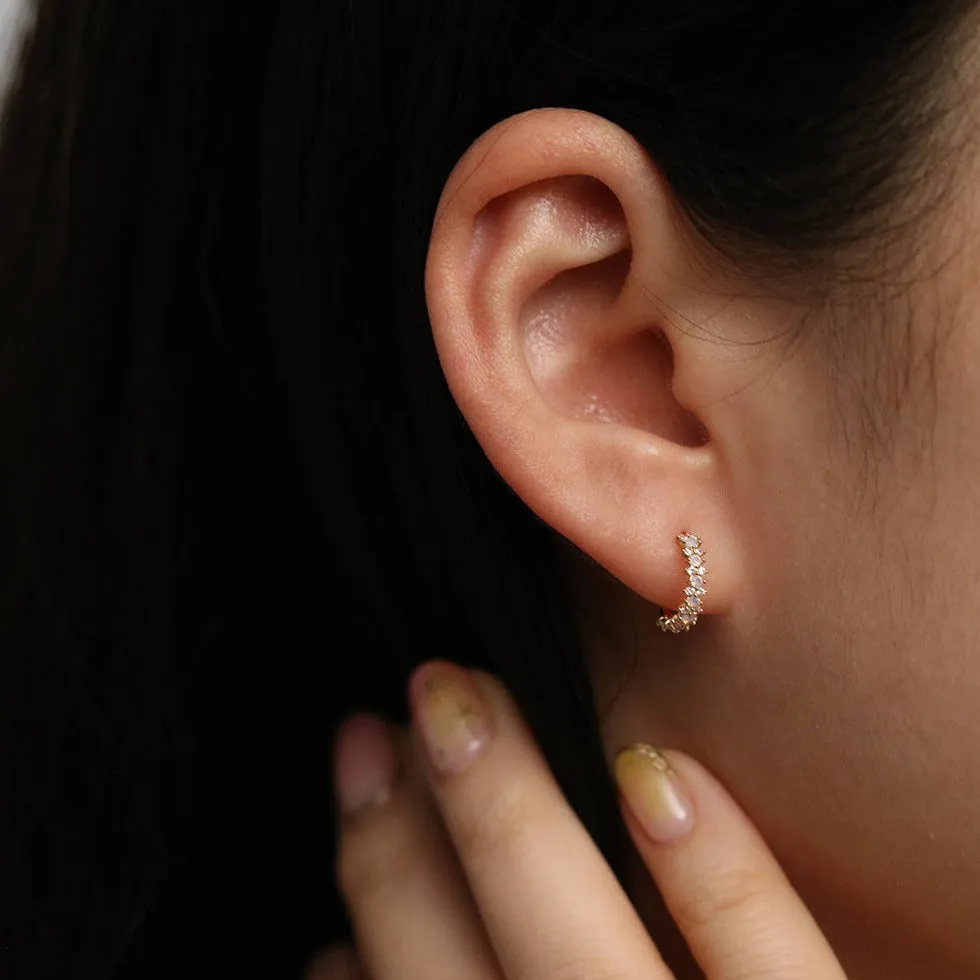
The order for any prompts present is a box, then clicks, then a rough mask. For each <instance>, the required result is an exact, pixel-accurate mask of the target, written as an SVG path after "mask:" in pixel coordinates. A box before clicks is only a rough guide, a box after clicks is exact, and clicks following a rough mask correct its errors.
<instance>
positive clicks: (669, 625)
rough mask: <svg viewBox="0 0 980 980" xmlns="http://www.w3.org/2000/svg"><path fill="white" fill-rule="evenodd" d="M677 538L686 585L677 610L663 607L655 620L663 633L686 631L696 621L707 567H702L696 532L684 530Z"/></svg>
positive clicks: (702, 561) (701, 551)
mask: <svg viewBox="0 0 980 980" xmlns="http://www.w3.org/2000/svg"><path fill="white" fill-rule="evenodd" d="M677 540H678V542H679V543H680V546H681V550H682V551H683V552H684V556H685V558H686V559H687V578H688V586H687V588H686V589H684V600H683V601H682V602H681V604H680V606H678V607H677V612H673V613H672V612H670V610H668V609H664V610H663V615H662V616H661V617H660V618H659V619H658V620H657V625H658V626H659V627H660V628H661V629H662V630H663V631H664V632H665V633H686V632H687V631H688V630H689V629H690V628H691V627H692V626H693V625H694V624H695V623H696V622H697V621H698V613H699V612H700V611H701V600H702V598H703V597H704V591H705V590H704V580H705V576H706V575H707V569H706V568H705V567H704V550H703V549H702V547H701V539H700V538H699V537H698V536H697V535H696V534H691V533H690V532H684V533H683V534H678V535H677Z"/></svg>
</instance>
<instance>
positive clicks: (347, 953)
mask: <svg viewBox="0 0 980 980" xmlns="http://www.w3.org/2000/svg"><path fill="white" fill-rule="evenodd" d="M303 977H304V980H365V977H364V971H363V970H362V969H361V964H360V962H359V961H358V958H357V954H356V953H355V952H354V950H353V948H352V947H350V946H331V947H329V948H328V949H325V950H324V951H323V952H321V953H318V954H317V955H316V956H315V957H314V958H313V960H311V961H310V965H309V966H308V967H307V968H306V972H305V973H304V974H303Z"/></svg>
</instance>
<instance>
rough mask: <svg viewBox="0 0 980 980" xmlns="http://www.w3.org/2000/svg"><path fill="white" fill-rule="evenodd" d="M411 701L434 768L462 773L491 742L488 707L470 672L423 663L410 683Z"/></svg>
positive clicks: (449, 772)
mask: <svg viewBox="0 0 980 980" xmlns="http://www.w3.org/2000/svg"><path fill="white" fill-rule="evenodd" d="M409 700H410V701H411V704H412V713H413V715H414V717H415V721H416V725H417V727H418V730H419V734H420V735H421V736H422V744H423V745H424V746H425V751H426V753H427V755H428V757H429V761H430V762H431V763H432V766H433V768H434V769H435V770H436V771H437V772H440V773H443V774H444V775H455V774H456V773H460V772H462V771H463V770H464V769H465V768H466V767H467V766H469V765H470V763H471V762H472V761H473V760H474V759H475V758H476V757H477V756H478V755H479V754H480V753H481V752H482V751H483V749H484V748H485V747H486V746H487V744H488V743H489V741H490V715H489V711H488V709H487V705H486V703H485V701H484V699H483V695H481V694H480V692H479V690H478V689H477V687H476V684H475V683H474V682H473V678H472V677H471V676H470V674H469V672H468V671H466V670H464V669H463V668H462V667H457V666H456V665H455V664H450V663H446V662H445V661H431V662H430V663H427V664H423V666H421V667H420V668H419V669H418V670H416V671H415V673H414V674H413V676H412V679H411V681H410V682H409Z"/></svg>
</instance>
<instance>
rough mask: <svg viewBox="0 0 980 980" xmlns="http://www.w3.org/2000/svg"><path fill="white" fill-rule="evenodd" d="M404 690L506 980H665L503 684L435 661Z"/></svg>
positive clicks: (663, 970)
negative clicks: (572, 979)
mask: <svg viewBox="0 0 980 980" xmlns="http://www.w3.org/2000/svg"><path fill="white" fill-rule="evenodd" d="M409 692H410V700H411V702H412V709H413V717H414V721H415V730H416V731H417V732H418V733H419V734H420V735H421V736H422V742H423V744H424V746H425V749H426V755H427V758H428V760H429V770H430V771H429V778H430V785H431V788H432V792H433V795H434V797H435V799H436V802H437V805H438V806H439V809H440V812H441V814H442V818H443V820H444V822H445V825H446V828H447V830H448V832H449V835H450V837H451V839H452V841H453V844H454V846H455V848H456V851H457V853H458V855H459V858H460V863H461V865H462V867H463V870H464V873H465V875H466V878H467V881H468V883H469V886H470V890H471V892H472V894H473V896H474V898H475V899H476V902H477V906H478V908H479V911H480V915H481V917H482V919H483V922H484V925H485V927H486V930H487V934H488V935H489V937H490V940H491V943H492V945H493V947H494V950H495V952H496V955H497V958H498V961H499V962H500V965H501V966H502V968H503V970H504V974H505V975H506V976H509V977H536V978H537V977H541V978H544V977H557V976H593V977H624V978H625V977H630V978H636V980H639V978H643V980H669V978H670V977H671V972H670V971H669V970H668V968H667V966H666V965H665V964H664V962H663V959H662V958H661V957H660V954H659V953H658V952H657V950H656V948H655V947H654V945H653V943H652V941H651V940H650V937H649V935H648V933H647V931H646V929H645V927H644V926H643V924H642V922H641V921H640V919H639V917H638V916H637V914H636V911H635V910H634V908H633V906H632V905H631V904H630V902H629V899H628V898H627V896H626V894H625V893H624V892H623V890H622V888H621V887H620V885H619V882H618V881H617V880H616V877H615V875H614V874H613V873H612V870H611V869H610V868H609V865H608V864H607V863H606V861H605V860H604V858H603V857H602V855H601V854H600V852H599V850H598V848H597V847H596V846H595V843H594V842H593V841H592V839H591V838H590V837H589V835H588V833H587V832H586V830H585V828H584V827H583V826H582V824H581V822H580V821H579V820H578V818H577V816H576V815H575V813H574V811H573V810H572V809H571V807H570V805H569V804H568V802H567V800H566V799H565V796H564V794H563V793H562V792H561V789H560V788H559V786H558V785H557V783H556V782H555V779H554V777H553V776H552V774H551V772H550V770H549V769H548V766H547V764H546V763H545V761H544V759H543V757H542V755H541V753H540V751H539V749H538V748H537V746H536V745H535V743H534V740H533V738H532V737H531V735H530V732H529V731H528V730H527V727H526V726H525V725H524V723H523V721H522V719H521V718H520V715H519V713H518V712H517V709H516V707H515V706H514V704H513V702H512V700H511V699H510V697H509V695H507V693H506V691H504V689H503V687H502V685H500V683H499V682H498V681H497V680H496V679H495V678H492V677H491V676H490V675H487V674H482V673H477V672H472V673H470V672H467V671H464V670H462V669H461V668H459V667H456V666H454V665H452V664H448V663H445V662H442V661H430V662H429V663H427V664H424V665H423V666H422V667H420V668H419V669H418V670H417V671H416V672H415V674H414V675H413V677H412V680H411V682H410V685H409Z"/></svg>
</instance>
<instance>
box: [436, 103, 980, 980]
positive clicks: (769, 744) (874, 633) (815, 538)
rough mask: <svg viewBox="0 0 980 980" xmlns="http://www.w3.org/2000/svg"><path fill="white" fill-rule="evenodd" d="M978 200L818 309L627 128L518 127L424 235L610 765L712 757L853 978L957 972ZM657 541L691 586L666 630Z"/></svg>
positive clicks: (675, 583) (978, 317)
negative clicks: (583, 612) (704, 236)
mask: <svg viewBox="0 0 980 980" xmlns="http://www.w3.org/2000/svg"><path fill="white" fill-rule="evenodd" d="M975 185H976V181H975V180H970V179H969V177H968V176H967V175H964V177H963V179H962V180H961V181H959V182H958V184H957V188H956V189H955V191H954V192H953V193H952V194H951V195H950V201H951V202H952V204H953V205H954V208H953V211H952V212H951V214H950V215H949V216H946V217H944V218H943V220H933V221H929V222H923V224H922V227H921V233H922V237H921V239H920V240H919V241H918V242H917V243H916V244H917V249H916V252H915V257H916V261H917V263H918V264H917V265H913V264H908V265H907V266H906V267H905V270H904V272H903V275H902V277H901V278H900V279H899V281H897V282H892V283H889V284H882V283H880V282H878V283H876V284H875V285H867V286H857V285H852V286H850V287H848V288H847V289H846V291H845V292H839V293H832V294H830V293H828V294H823V296H822V298H821V300H819V301H814V300H813V298H812V295H813V294H811V293H809V292H808V291H806V290H805V289H802V288H801V289H800V290H799V291H798V292H796V293H794V292H793V290H787V289H786V284H785V282H782V283H780V284H779V286H778V288H777V287H775V286H773V288H769V287H768V286H767V284H766V283H765V281H761V280H759V279H757V278H746V277H741V276H740V275H739V272H738V270H737V269H733V268H732V266H731V264H730V263H728V262H727V261H726V260H723V259H721V258H720V257H719V256H717V255H715V254H714V253H712V252H711V251H710V250H708V249H706V248H702V247H700V246H699V245H698V244H697V243H696V242H694V241H693V239H692V237H691V235H690V233H689V230H688V229H687V228H686V227H685V224H684V222H683V220H682V219H680V218H679V215H678V210H677V208H676V205H675V202H673V201H672V199H671V196H670V192H669V189H668V188H667V187H666V186H665V184H664V182H663V180H662V178H661V176H660V175H659V174H658V173H657V171H656V168H655V166H654V165H653V164H652V163H651V162H650V160H649V158H648V157H647V156H646V155H645V154H644V153H642V151H640V150H639V148H638V147H636V146H635V144H633V143H632V141H631V139H630V138H629V136H628V135H627V134H626V133H624V132H623V131H622V130H619V129H618V128H617V127H615V126H613V125H612V124H611V123H609V122H608V121H606V120H602V119H600V118H598V117H595V116H591V115H590V114H587V113H578V112H573V111H570V110H535V111H534V112H532V113H525V114H523V115H521V116H518V117H514V119H512V120H508V121H506V122H505V123H502V124H501V125H500V126H499V127H495V129H494V130H492V131H491V132H490V133H489V134H486V135H485V136H484V137H483V138H481V140H480V141H478V142H477V144H475V145H474V147H473V148H471V150H470V152H469V153H468V154H467V155H466V156H465V157H464V158H463V159H462V160H461V162H460V165H459V166H458V167H457V169H456V171H454V174H453V175H452V177H451V178H450V180H449V182H448V183H447V188H446V192H445V193H444V196H443V201H442V203H441V205H440V210H439V214H438V216H437V219H436V223H435V226H434V229H433V236H432V242H431V247H430V254H429V264H428V267H427V275H426V280H427V282H426V286H427V295H428V299H429V310H430V318H431V321H432V327H433V332H434V336H435V340H436V345H437V349H438V351H439V356H440V359H441V362H442V365H443V369H444V371H445V373H446V377H447V381H448V382H449V384H450V387H451V389H452V390H453V394H454V396H455V397H456V400H457V403H458V404H459V405H460V408H461V409H462V411H463V412H464V414H465V416H466V418H467V421H468V422H469V424H470V427H471V428H472V430H473V432H474V434H475V435H476V437H477V438H478V440H479V441H480V442H481V445H482V446H483V448H484V450H485V451H486V452H487V455H488V457H489V458H490V460H491V462H492V463H493V464H494V465H495V466H496V468H497V469H498V470H499V471H500V473H501V474H502V475H503V477H504V478H505V479H506V480H508V482H509V483H510V485H511V486H512V487H513V488H514V489H515V490H516V492H518V493H519V494H520V495H521V496H522V498H523V499H524V500H525V502H526V503H527V504H528V506H529V507H531V509H532V510H534V511H535V512H536V513H537V514H538V515H539V516H540V517H542V518H543V519H544V520H546V521H548V522H549V523H550V524H551V525H552V526H553V527H554V528H555V530H556V531H557V532H558V534H560V535H561V536H562V537H563V538H565V539H567V540H568V541H569V542H570V543H571V544H572V545H573V546H574V550H575V551H576V552H581V553H584V554H585V555H586V556H588V558H590V559H592V562H574V561H573V562H571V563H570V578H571V580H572V585H573V588H574V589H575V590H576V592H577V594H578V598H579V602H580V604H581V605H582V606H583V607H586V608H588V609H589V610H590V616H589V618H588V623H586V622H584V621H583V630H584V631H585V633H586V639H587V643H588V646H589V650H590V656H591V664H592V672H593V676H594V681H595V690H596V698H597V703H598V705H599V707H600V711H601V712H602V714H603V717H604V718H605V729H604V733H603V734H604V738H605V740H606V743H607V746H608V750H609V757H610V760H611V759H612V756H613V755H614V754H615V752H616V750H617V749H618V748H619V747H620V746H621V745H622V744H623V743H625V742H628V741H635V740H643V741H648V742H652V743H654V744H660V745H664V746H668V747H676V748H680V749H683V750H685V751H687V752H690V753H691V754H692V755H694V756H696V757H698V758H699V759H701V760H702V761H703V762H705V764H707V765H708V766H709V767H710V768H712V769H713V770H714V771H715V772H716V774H717V775H718V776H719V777H720V778H721V779H722V781H723V782H724V783H725V784H726V785H727V786H728V787H729V788H730V789H731V790H732V792H733V793H734V794H735V796H736V798H737V799H739V801H740V802H741V803H742V805H743V806H744V807H745V809H746V811H747V812H748V813H749V815H750V816H751V817H752V818H753V820H754V821H755V822H756V823H757V825H758V826H759V828H760V830H761V831H762V833H763V834H764V836H765V837H766V838H767V840H768V841H769V843H770V844H771V846H772V847H773V848H774V850H775V851H776V853H777V856H779V858H780V859H781V860H782V862H783V864H784V866H785V867H786V869H787V871H788V872H789V874H790V876H791V878H792V879H793V880H794V882H795V883H796V885H797V887H798V888H799V889H800V891H801V893H802V895H803V897H804V900H805V901H806V902H807V903H808V905H809V906H810V907H811V908H812V909H813V911H814V912H815V914H817V916H818V918H819V919H820V920H821V922H822V924H823V925H824V927H825V929H826V930H827V932H828V935H829V936H830V938H831V940H832V942H834V944H835V946H836V948H837V949H838V950H839V952H840V954H841V956H842V959H843V961H844V963H845V966H848V964H849V963H850V964H851V968H852V969H853V971H854V975H855V976H869V977H870V976H877V975H879V973H875V972H872V971H874V970H878V971H879V972H880V971H881V970H885V971H886V972H887V975H889V976H893V977H896V978H900V977H909V978H911V977H919V976H923V977H924V976H935V975H936V972H935V971H936V970H937V969H938V966H937V964H939V963H942V964H944V969H943V970H942V971H940V972H941V973H942V975H943V976H950V977H955V976H960V975H962V976H969V975H975V973H976V971H977V970H978V969H980V952H978V951H976V950H975V949H974V948H972V947H974V946H975V943H974V940H973V929H974V923H975V921H976V920H977V918H978V916H980V889H977V888H976V885H975V882H976V881H977V880H978V879H980V819H978V818H980V758H978V753H977V752H975V751H973V748H974V746H976V745H977V744H980V642H978V640H977V638H976V636H975V635H974V634H975V627H974V624H975V623H978V622H980V589H978V588H977V587H976V586H977V584H978V580H980V548H978V545H980V494H978V492H977V489H976V488H977V487H978V486H980V310H978V303H977V302H976V301H977V300H978V299H980V286H978V283H977V279H978V277H977V276H976V274H975V272H974V271H973V270H975V268H976V267H977V264H978V261H980V202H978V201H977V200H976V194H975V192H973V190H972V187H973V186H975ZM872 261H873V258H872V257H869V263H870V262H872ZM913 268H914V269H915V271H910V270H912V269H913ZM681 530H692V531H695V532H697V533H698V534H699V535H700V536H701V537H702V539H703V540H704V543H705V548H706V551H707V554H708V562H707V564H708V567H709V577H708V583H707V584H708V594H707V596H706V597H705V615H704V616H703V617H702V619H701V621H700V623H699V624H698V626H697V627H696V629H695V630H694V631H693V632H692V633H690V634H685V635H681V636H671V635H664V634H662V633H661V632H660V631H659V630H658V629H657V627H656V618H657V616H658V615H659V613H660V607H661V606H665V607H668V608H676V606H677V603H678V601H679V598H680V596H681V593H682V590H683V586H684V585H685V584H686V579H685V576H684V566H683V564H682V562H681V555H680V552H679V550H678V548H677V543H676V537H675V536H676V534H677V533H678V532H679V531H681ZM593 563H594V564H593ZM596 569H598V570H596ZM595 614H598V616H597V615H595ZM597 621H600V622H601V624H602V625H601V628H598V629H596V628H595V626H594V624H595V623H596V622H597ZM637 641H638V642H637ZM636 653H638V655H636V656H634V654H636ZM624 680H625V681H626V683H625V684H624ZM886 951H887V953H886ZM889 955H893V956H894V961H893V962H891V963H888V962H887V960H888V956H889ZM872 964H873V965H872ZM849 975H851V974H850V973H849ZM881 975H885V974H884V973H881Z"/></svg>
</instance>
